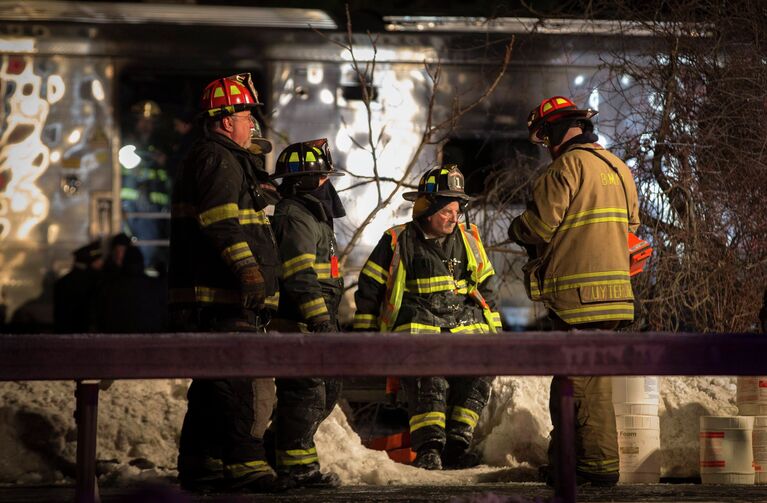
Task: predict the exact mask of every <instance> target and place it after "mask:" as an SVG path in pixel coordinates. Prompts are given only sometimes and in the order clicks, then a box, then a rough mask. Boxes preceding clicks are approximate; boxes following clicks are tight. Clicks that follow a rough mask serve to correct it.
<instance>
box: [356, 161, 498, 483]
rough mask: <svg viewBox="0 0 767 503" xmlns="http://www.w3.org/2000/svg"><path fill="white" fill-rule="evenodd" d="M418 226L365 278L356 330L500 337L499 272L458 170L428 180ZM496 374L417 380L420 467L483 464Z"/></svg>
mask: <svg viewBox="0 0 767 503" xmlns="http://www.w3.org/2000/svg"><path fill="white" fill-rule="evenodd" d="M403 197H404V198H405V199H406V200H408V201H413V202H414V204H413V220H412V221H411V222H409V223H407V224H404V225H397V226H394V227H392V228H391V229H389V230H388V231H386V232H385V233H384V235H383V237H382V238H381V240H380V241H379V242H378V245H377V246H376V247H375V249H374V250H373V252H372V253H371V254H370V257H369V258H368V260H367V262H366V263H365V265H364V267H363V269H362V272H361V273H360V276H359V288H358V290H357V292H356V294H355V301H356V305H357V312H356V313H355V315H354V328H355V330H375V331H381V332H406V333H412V334H419V333H435V334H438V333H448V334H450V333H493V332H496V331H499V330H501V318H500V314H499V313H498V311H497V310H496V307H495V299H494V297H495V295H494V292H493V289H492V288H491V279H492V278H493V276H494V274H495V273H494V271H493V266H492V264H491V263H490V261H489V260H488V257H487V253H486V252H485V249H484V246H483V244H482V240H481V238H480V236H479V231H478V230H477V227H476V226H475V225H465V224H463V223H459V218H460V215H461V213H462V212H463V210H464V208H465V205H466V204H467V203H468V201H469V200H470V199H471V198H470V197H469V196H467V195H466V193H465V192H464V179H463V175H462V174H461V171H460V170H459V169H458V167H457V166H455V165H448V166H444V167H436V168H432V169H430V170H428V171H427V172H426V173H424V175H423V176H422V177H421V180H420V183H419V184H418V190H417V191H415V192H407V193H405V194H403ZM490 383H491V378H489V377H450V378H445V377H440V376H434V377H408V378H403V379H402V384H403V385H404V388H405V391H406V393H407V397H408V406H409V414H410V439H411V446H412V448H413V450H414V451H415V452H416V459H415V461H414V464H415V466H418V467H420V468H425V469H428V470H439V469H441V468H443V467H444V468H460V467H467V466H471V465H473V464H476V463H478V461H479V459H478V457H477V456H476V455H474V454H473V453H472V452H471V451H470V448H471V441H472V437H473V433H474V428H475V426H476V425H477V421H478V420H479V415H480V414H481V412H482V409H483V408H484V407H485V404H486V403H487V399H488V396H489V394H490Z"/></svg>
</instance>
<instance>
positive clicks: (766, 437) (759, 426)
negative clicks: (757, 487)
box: [752, 416, 767, 484]
mask: <svg viewBox="0 0 767 503" xmlns="http://www.w3.org/2000/svg"><path fill="white" fill-rule="evenodd" d="M752 438H753V442H754V472H755V473H756V475H755V477H754V482H755V483H757V484H767V416H756V417H754V434H753V437H752Z"/></svg>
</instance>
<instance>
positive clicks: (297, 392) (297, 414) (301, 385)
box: [275, 378, 341, 472]
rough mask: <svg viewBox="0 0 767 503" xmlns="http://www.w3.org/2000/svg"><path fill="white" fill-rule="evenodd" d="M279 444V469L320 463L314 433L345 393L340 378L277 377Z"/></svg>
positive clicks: (277, 445)
mask: <svg viewBox="0 0 767 503" xmlns="http://www.w3.org/2000/svg"><path fill="white" fill-rule="evenodd" d="M276 385H277V415H276V436H275V447H276V456H277V470H278V471H281V472H285V471H289V470H290V469H291V468H294V467H301V466H307V465H312V464H317V465H318V464H319V458H318V457H317V448H316V447H315V445H314V434H315V433H317V428H319V426H320V423H322V421H324V420H325V418H327V417H328V416H329V415H330V413H331V412H332V411H333V408H334V407H335V406H336V403H337V402H338V397H339V395H340V394H341V380H340V379H319V378H301V379H276Z"/></svg>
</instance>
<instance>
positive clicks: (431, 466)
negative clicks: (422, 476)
mask: <svg viewBox="0 0 767 503" xmlns="http://www.w3.org/2000/svg"><path fill="white" fill-rule="evenodd" d="M413 466H415V467H417V468H423V469H424V470H441V469H442V459H441V457H440V451H439V449H438V448H436V447H435V446H433V445H431V444H426V445H423V446H421V448H420V449H418V451H417V452H416V455H415V460H414V461H413Z"/></svg>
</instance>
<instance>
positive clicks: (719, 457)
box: [700, 416, 755, 484]
mask: <svg viewBox="0 0 767 503" xmlns="http://www.w3.org/2000/svg"><path fill="white" fill-rule="evenodd" d="M753 428H754V418H753V417H749V416H701V418H700V477H701V479H702V480H703V483H704V484H753V483H754V478H755V476H754V449H753V439H752V431H753Z"/></svg>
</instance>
